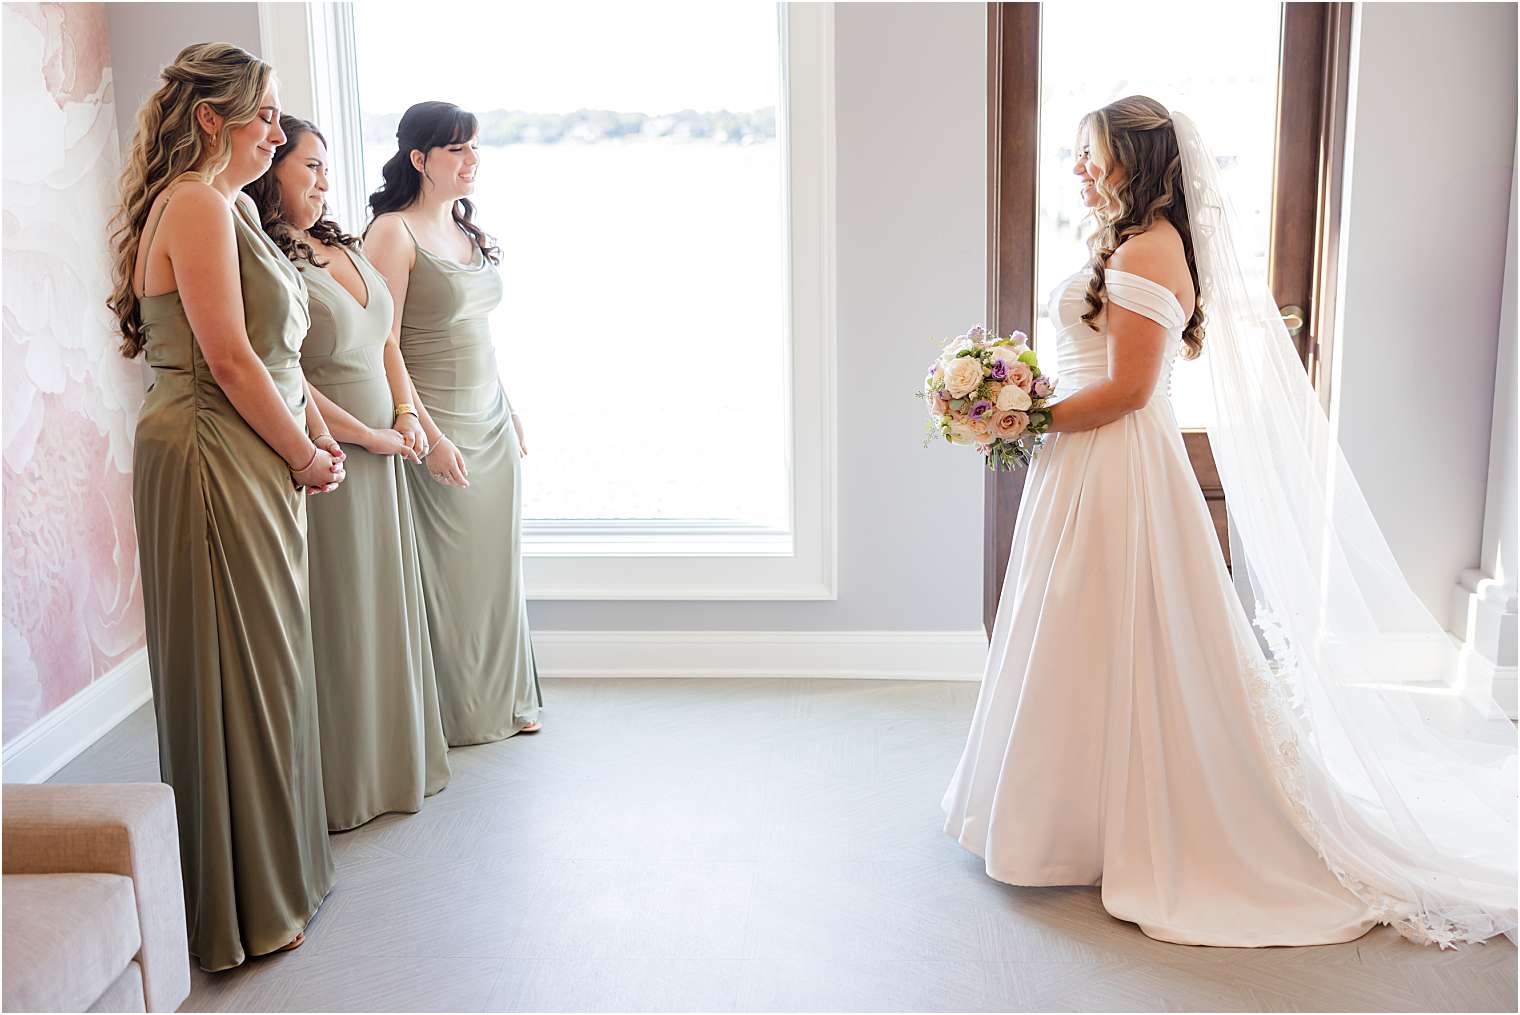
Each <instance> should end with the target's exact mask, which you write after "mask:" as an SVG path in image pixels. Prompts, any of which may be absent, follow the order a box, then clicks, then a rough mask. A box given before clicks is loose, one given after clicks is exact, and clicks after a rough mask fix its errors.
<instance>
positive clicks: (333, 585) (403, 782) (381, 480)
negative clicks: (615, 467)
mask: <svg viewBox="0 0 1520 1015" xmlns="http://www.w3.org/2000/svg"><path fill="white" fill-rule="evenodd" d="M322 256H323V258H324V260H325V261H330V260H331V259H332V258H333V257H341V256H343V255H342V254H323V255H322ZM350 257H351V260H352V262H353V265H354V267H355V269H356V270H357V271H358V272H359V277H360V279H361V280H362V281H363V283H364V287H365V289H366V290H367V292H366V302H365V303H364V304H363V305H362V306H361V305H360V303H359V302H358V300H356V299H355V298H354V296H353V294H352V293H350V292H349V291H348V290H347V289H346V288H344V286H343V284H342V283H341V282H339V281H338V280H337V279H335V278H334V277H333V276H332V275H331V274H329V273H328V272H327V271H326V270H325V269H324V268H318V267H315V266H314V265H312V264H310V263H308V262H305V261H297V262H295V263H296V266H297V267H298V268H299V269H300V270H301V274H302V276H303V277H304V278H305V279H306V286H307V291H308V292H309V293H310V294H311V330H310V331H309V332H308V333H307V335H306V342H305V344H304V345H302V347H301V369H302V370H304V371H305V372H306V379H307V380H309V381H310V382H311V384H312V386H313V387H315V388H316V389H317V390H318V391H320V392H322V394H323V395H325V396H327V397H328V398H330V399H332V400H333V401H334V402H336V403H337V404H338V405H340V406H342V407H343V408H344V409H345V410H347V411H348V413H349V414H350V415H352V416H353V417H354V418H356V419H357V420H359V422H361V423H363V424H365V425H366V426H370V427H375V428H380V427H388V426H390V425H391V422H392V420H391V410H392V408H393V405H392V400H391V390H390V385H389V384H388V383H387V381H386V377H385V340H386V336H387V335H389V334H390V329H391V311H392V307H393V306H394V304H393V303H392V301H391V294H390V290H389V289H388V288H386V285H385V279H384V278H383V277H382V276H381V275H380V273H379V272H378V271H377V270H376V269H375V268H374V267H373V266H372V265H371V264H370V263H369V262H368V261H367V260H365V259H364V257H363V256H362V255H361V254H359V253H358V252H357V251H355V252H352V253H351V255H350ZM343 450H344V451H345V452H346V453H347V455H348V458H347V460H346V461H345V462H344V466H345V470H346V472H347V475H346V476H345V478H344V480H343V483H342V485H340V486H339V487H338V489H336V490H334V491H333V492H331V493H325V494H322V495H320V496H316V497H312V498H311V501H310V505H309V507H308V509H307V510H308V512H309V513H310V518H311V629H312V638H313V645H314V649H315V654H316V672H317V704H318V713H317V714H318V719H319V727H320V729H321V733H322V784H323V787H324V788H325V791H326V795H327V825H328V827H329V828H330V829H332V830H333V831H341V830H343V829H348V828H354V827H356V826H358V825H362V824H364V823H365V822H366V821H369V820H370V819H371V818H373V817H376V816H377V815H380V814H384V813H386V812H388V811H407V812H415V811H417V810H418V809H420V808H421V806H422V799H423V797H425V796H428V795H430V794H433V793H436V792H438V791H439V790H441V789H442V788H443V787H444V786H445V785H447V783H448V781H449V762H448V745H447V744H446V743H445V742H444V738H443V724H442V722H441V721H440V719H439V714H438V686H437V682H436V681H435V679H434V676H433V656H432V649H431V647H430V644H429V639H428V626H427V615H426V608H425V607H424V606H423V602H422V573H421V568H422V565H421V563H420V562H419V560H418V558H417V539H416V536H415V534H414V532H413V528H412V509H411V503H410V501H409V500H408V499H407V493H406V477H405V475H404V472H403V469H402V465H403V459H401V458H400V457H398V456H395V455H377V454H372V453H371V452H369V451H366V450H365V449H364V448H362V447H359V446H358V445H355V444H345V445H344V446H343Z"/></svg>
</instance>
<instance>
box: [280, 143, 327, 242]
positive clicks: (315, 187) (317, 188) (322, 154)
mask: <svg viewBox="0 0 1520 1015" xmlns="http://www.w3.org/2000/svg"><path fill="white" fill-rule="evenodd" d="M274 178H275V180H276V181H277V182H278V183H279V185H280V213H281V215H283V216H284V219H285V221H286V223H287V224H289V225H291V226H293V227H294V228H296V229H299V230H301V231H303V232H304V231H306V230H307V229H310V228H311V227H312V226H313V225H315V224H316V221H317V219H319V218H321V217H322V205H323V203H324V202H325V201H326V200H327V146H326V145H324V144H323V143H322V139H321V138H319V137H317V135H316V134H314V133H312V132H311V131H306V132H305V133H303V134H301V136H300V137H299V138H297V139H296V143H295V146H294V147H293V148H292V149H291V151H290V153H289V154H287V155H285V156H284V157H283V158H281V159H280V164H279V165H277V166H275V167H274Z"/></svg>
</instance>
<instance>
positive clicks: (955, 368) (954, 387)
mask: <svg viewBox="0 0 1520 1015" xmlns="http://www.w3.org/2000/svg"><path fill="white" fill-rule="evenodd" d="M981 383H982V361H981V360H979V359H977V358H976V357H975V356H962V357H960V358H959V359H957V360H955V362H953V363H950V364H948V365H946V367H945V390H946V391H948V392H950V397H951V398H964V397H965V396H967V395H969V394H971V392H973V391H975V390H976V389H977V388H978V387H980V386H981Z"/></svg>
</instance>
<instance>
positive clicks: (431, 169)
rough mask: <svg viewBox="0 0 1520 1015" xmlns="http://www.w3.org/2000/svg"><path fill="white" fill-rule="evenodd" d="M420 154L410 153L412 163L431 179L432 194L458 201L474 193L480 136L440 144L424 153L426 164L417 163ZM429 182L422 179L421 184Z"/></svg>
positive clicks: (420, 159) (425, 177) (419, 160)
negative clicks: (424, 165) (425, 165)
mask: <svg viewBox="0 0 1520 1015" xmlns="http://www.w3.org/2000/svg"><path fill="white" fill-rule="evenodd" d="M421 161H422V157H421V153H420V152H416V151H413V152H412V165H414V166H417V169H418V171H419V172H422V173H423V176H424V180H425V181H429V180H430V181H431V183H432V186H433V188H434V193H435V194H436V195H437V196H438V197H439V198H441V199H443V200H458V199H459V198H461V197H469V196H470V195H471V194H473V193H475V170H476V169H477V168H478V167H479V166H480V138H479V135H476V136H475V137H472V138H470V140H468V141H456V142H454V143H453V144H446V145H439V146H438V147H437V148H434V149H433V150H432V151H430V152H428V154H427V167H426V169H424V168H423V167H422V166H421V165H419V163H420V162H421ZM427 185H428V184H427V183H426V182H424V184H423V186H424V187H426V186H427Z"/></svg>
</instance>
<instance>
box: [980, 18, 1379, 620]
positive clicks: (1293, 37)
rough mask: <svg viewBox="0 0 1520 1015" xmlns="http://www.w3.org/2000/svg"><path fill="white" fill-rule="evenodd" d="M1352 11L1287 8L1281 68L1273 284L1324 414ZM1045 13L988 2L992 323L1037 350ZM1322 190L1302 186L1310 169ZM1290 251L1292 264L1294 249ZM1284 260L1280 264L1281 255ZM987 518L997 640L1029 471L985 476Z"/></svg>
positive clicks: (1203, 453)
mask: <svg viewBox="0 0 1520 1015" xmlns="http://www.w3.org/2000/svg"><path fill="white" fill-rule="evenodd" d="M1352 8H1353V5H1352V4H1350V3H1285V4H1283V16H1282V23H1281V24H1282V54H1283V55H1282V59H1281V60H1280V62H1279V69H1278V110H1277V125H1278V139H1277V152H1276V158H1275V162H1274V167H1273V194H1274V199H1273V207H1272V240H1271V243H1272V251H1273V254H1272V257H1270V258H1269V262H1270V264H1271V268H1272V271H1271V276H1270V278H1269V284H1270V285H1271V286H1272V290H1273V293H1274V295H1276V296H1277V298H1278V304H1279V305H1280V306H1287V305H1297V306H1300V307H1303V308H1304V311H1305V313H1304V317H1305V325H1304V330H1303V332H1302V333H1301V334H1300V336H1299V338H1298V345H1299V352H1300V356H1301V357H1302V358H1303V360H1304V365H1305V369H1307V370H1308V371H1309V376H1310V379H1311V381H1312V382H1313V384H1314V386H1315V388H1316V390H1317V391H1318V392H1319V396H1320V401H1321V404H1323V405H1324V406H1325V409H1326V411H1327V412H1328V411H1329V408H1330V376H1331V368H1332V366H1333V362H1334V343H1333V338H1334V322H1335V313H1336V281H1337V279H1336V268H1337V264H1338V261H1339V256H1340V247H1341V239H1340V222H1341V203H1342V178H1343V175H1344V153H1345V142H1346V107H1347V90H1348V83H1349V80H1350V51H1351V28H1352ZM1039 113H1040V5H1039V4H1038V3H989V4H988V5H987V325H988V327H989V328H991V329H992V330H994V331H996V332H998V333H999V334H1006V333H1008V332H1010V331H1013V330H1015V329H1018V330H1022V331H1025V332H1027V333H1028V334H1029V335H1030V341H1031V343H1033V341H1034V330H1035V329H1034V322H1035V319H1036V317H1037V311H1036V306H1035V292H1034V286H1035V267H1036V265H1035V242H1036V239H1037V237H1036V232H1035V230H1036V224H1037V222H1038V217H1039V203H1038V202H1039V190H1038V178H1039V176H1038V172H1039V170H1038V167H1039V161H1038V160H1039V155H1038V152H1039ZM1306 165H1308V166H1312V167H1313V171H1312V177H1313V179H1314V185H1313V186H1312V187H1305V186H1303V185H1302V183H1301V181H1302V180H1304V179H1305V177H1306V175H1307V174H1306V172H1305V166H1306ZM1289 250H1292V251H1293V252H1294V253H1292V254H1291V255H1289V254H1287V253H1286V252H1287V251H1289ZM1280 252H1282V253H1284V256H1283V257H1281V258H1280V257H1279V253H1280ZM1183 440H1184V443H1185V444H1186V446H1187V450H1188V458H1189V460H1190V461H1191V462H1192V465H1193V469H1194V472H1195V473H1196V474H1197V476H1198V480H1199V485H1200V487H1201V488H1202V490H1203V494H1204V499H1205V501H1206V502H1207V503H1208V506H1209V510H1210V513H1211V514H1212V515H1213V517H1214V522H1215V528H1216V531H1217V534H1218V536H1219V540H1220V544H1221V547H1222V549H1223V551H1224V554H1225V560H1226V562H1227V563H1228V561H1229V539H1228V533H1227V521H1226V517H1227V516H1226V511H1225V506H1224V490H1223V488H1222V486H1221V485H1220V482H1219V474H1218V471H1217V469H1216V468H1215V466H1214V460H1213V455H1212V454H1211V453H1210V451H1209V448H1208V439H1207V435H1206V434H1205V433H1204V432H1203V431H1201V430H1200V431H1187V432H1184V434H1183ZM982 489H983V511H982V532H983V538H982V553H983V567H982V575H983V581H982V623H983V625H984V627H985V628H986V630H987V632H988V634H989V635H990V634H991V632H992V625H993V621H994V619H995V618H996V616H997V606H998V599H999V596H1000V595H1001V593H1002V588H1003V581H1004V578H1005V576H1006V571H1007V567H1008V555H1009V550H1010V548H1011V546H1012V543H1013V530H1014V524H1015V521H1016V520H1017V518H1018V510H1019V500H1020V497H1021V495H1022V493H1023V489H1024V473H1023V472H1016V473H991V472H989V473H987V474H986V477H985V479H984V482H983V487H982Z"/></svg>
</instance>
